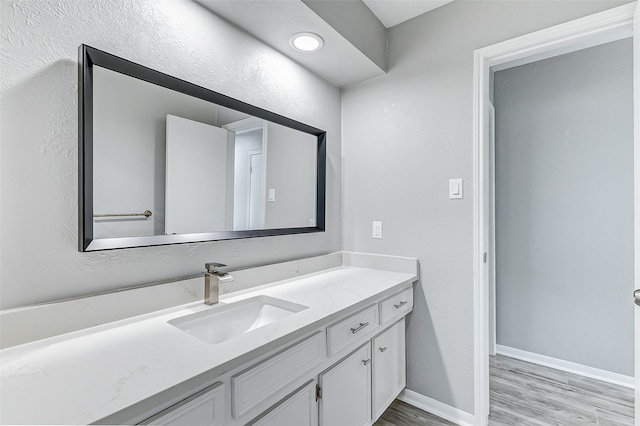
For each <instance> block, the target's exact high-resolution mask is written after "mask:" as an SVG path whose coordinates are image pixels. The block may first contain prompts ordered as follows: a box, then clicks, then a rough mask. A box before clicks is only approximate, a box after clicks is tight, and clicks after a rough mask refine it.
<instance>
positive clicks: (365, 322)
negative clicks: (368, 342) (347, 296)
mask: <svg viewBox="0 0 640 426" xmlns="http://www.w3.org/2000/svg"><path fill="white" fill-rule="evenodd" d="M376 327H378V306H377V305H371V306H369V307H368V308H366V309H364V310H362V311H360V312H358V313H355V314H353V315H351V316H350V317H348V318H346V319H344V320H342V321H340V322H338V323H336V324H333V325H330V326H329V327H327V348H328V351H329V355H333V354H335V353H338V352H340V351H341V350H342V349H344V348H346V347H347V346H349V345H351V344H352V343H356V342H357V341H358V340H359V339H360V336H362V335H365V334H367V333H368V332H369V331H371V330H374V329H375V328H376Z"/></svg>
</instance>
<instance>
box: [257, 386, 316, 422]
mask: <svg viewBox="0 0 640 426" xmlns="http://www.w3.org/2000/svg"><path fill="white" fill-rule="evenodd" d="M249 425H251V426H254V425H255V426H317V425H318V405H317V404H316V381H315V380H310V381H308V382H307V383H306V384H304V385H303V386H302V388H300V389H298V390H296V391H295V392H294V393H293V394H292V395H290V396H288V397H287V398H285V400H284V401H282V402H280V403H278V404H276V405H275V406H274V407H273V408H271V409H270V410H269V411H267V412H266V413H264V414H262V415H261V416H260V417H258V418H257V419H255V420H254V421H252V422H250V423H249Z"/></svg>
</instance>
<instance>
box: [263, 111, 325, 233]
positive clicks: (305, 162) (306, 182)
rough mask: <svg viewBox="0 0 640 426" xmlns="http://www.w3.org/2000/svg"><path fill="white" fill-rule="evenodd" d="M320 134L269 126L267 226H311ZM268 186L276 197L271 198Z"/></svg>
mask: <svg viewBox="0 0 640 426" xmlns="http://www.w3.org/2000/svg"><path fill="white" fill-rule="evenodd" d="M317 141H318V138H317V137H315V136H313V135H309V134H305V133H300V132H298V131H296V130H293V129H289V128H287V127H284V126H280V125H278V124H275V123H269V124H268V127H267V173H266V177H267V182H266V191H267V193H266V194H265V199H266V201H265V203H266V204H265V215H264V226H265V228H297V227H305V226H309V219H316V168H317V167H316V164H317V146H318V142H317ZM269 189H275V190H276V200H275V201H274V202H270V201H269V200H268V195H269Z"/></svg>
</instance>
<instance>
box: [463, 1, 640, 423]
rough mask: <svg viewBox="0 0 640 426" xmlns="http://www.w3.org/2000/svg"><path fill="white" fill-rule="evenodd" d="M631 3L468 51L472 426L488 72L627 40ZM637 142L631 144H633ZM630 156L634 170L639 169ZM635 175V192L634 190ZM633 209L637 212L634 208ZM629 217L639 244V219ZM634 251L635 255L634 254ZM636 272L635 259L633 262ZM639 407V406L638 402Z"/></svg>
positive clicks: (484, 406)
mask: <svg viewBox="0 0 640 426" xmlns="http://www.w3.org/2000/svg"><path fill="white" fill-rule="evenodd" d="M635 8H636V4H635V3H629V4H625V5H623V6H619V7H616V8H613V9H610V10H606V11H604V12H600V13H596V14H594V15H590V16H586V17H584V18H580V19H576V20H574V21H570V22H566V23H564V24H560V25H556V26H554V27H551V28H547V29H544V30H541V31H536V32H534V33H531V34H527V35H524V36H521V37H517V38H514V39H511V40H507V41H504V42H501V43H497V44H494V45H492V46H488V47H484V48H482V49H478V50H476V51H475V52H474V61H473V304H474V313H473V315H474V336H473V342H474V396H475V402H474V410H475V424H476V425H479V426H486V424H487V421H488V414H489V348H488V346H489V300H488V294H489V282H488V281H489V280H488V273H487V269H488V268H487V267H486V266H485V264H483V263H482V256H483V254H484V253H485V252H487V251H488V247H487V241H488V238H487V234H488V232H489V218H488V217H487V216H488V211H487V202H488V200H485V196H484V194H485V186H486V185H487V184H488V181H489V179H488V175H487V173H488V167H487V160H488V159H487V139H488V138H487V135H486V134H485V133H486V126H485V123H486V120H487V117H488V106H487V104H488V102H489V76H490V68H491V67H494V69H496V68H497V67H499V66H502V67H503V68H508V67H510V66H515V65H521V64H524V63H527V62H532V61H535V60H540V59H542V58H549V57H552V56H556V55H560V54H564V53H568V52H572V51H576V50H580V49H584V48H586V47H591V46H596V45H598V44H603V43H606V42H610V41H613V40H617V39H621V38H624V37H625V36H630V35H632V29H633V14H634V11H635ZM637 143H638V141H637V139H636V145H637ZM638 157H640V156H636V161H635V163H634V169H635V170H636V171H637V170H638V169H640V163H639V161H640V159H639V158H638ZM639 176H640V173H636V178H635V181H634V184H635V188H640V177H639ZM636 210H637V209H636ZM637 213H638V212H636V215H635V220H634V228H635V233H636V241H639V242H640V237H638V235H639V234H638V233H640V222H639V221H640V214H637ZM639 251H640V247H637V245H636V250H635V252H636V253H638V252H639ZM635 264H636V270H638V268H639V267H640V266H639V264H640V256H636V259H635ZM639 403H640V401H639Z"/></svg>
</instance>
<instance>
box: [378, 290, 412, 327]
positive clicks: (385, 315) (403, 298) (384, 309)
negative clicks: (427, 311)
mask: <svg viewBox="0 0 640 426" xmlns="http://www.w3.org/2000/svg"><path fill="white" fill-rule="evenodd" d="M412 308H413V288H408V289H406V290H403V291H401V292H400V293H397V294H394V295H393V296H391V297H389V298H388V299H385V300H383V301H382V302H380V324H384V323H385V322H387V321H389V320H390V319H392V318H395V317H397V316H398V315H404V314H406V313H407V312H409V311H410V310H411V309H412Z"/></svg>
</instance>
